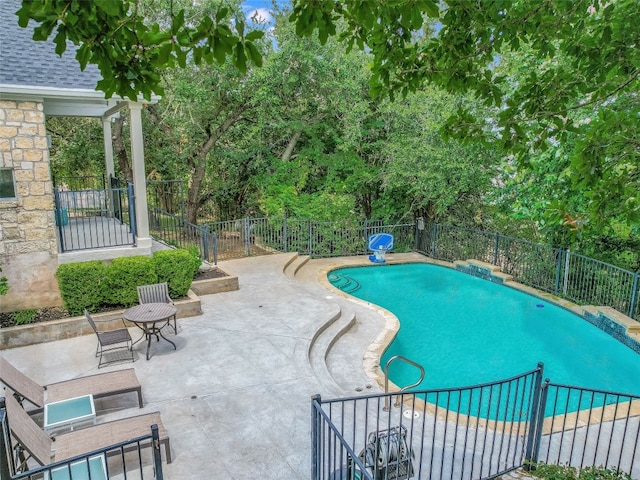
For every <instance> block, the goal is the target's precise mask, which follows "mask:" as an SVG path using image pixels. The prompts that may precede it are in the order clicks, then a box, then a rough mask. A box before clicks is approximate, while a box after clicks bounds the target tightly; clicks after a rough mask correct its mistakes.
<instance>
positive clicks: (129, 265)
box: [105, 256, 158, 307]
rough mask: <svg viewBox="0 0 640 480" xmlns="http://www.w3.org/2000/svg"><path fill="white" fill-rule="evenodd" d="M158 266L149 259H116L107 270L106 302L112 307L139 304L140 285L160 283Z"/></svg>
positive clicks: (136, 257) (139, 257)
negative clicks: (138, 287)
mask: <svg viewBox="0 0 640 480" xmlns="http://www.w3.org/2000/svg"><path fill="white" fill-rule="evenodd" d="M155 266H156V264H154V262H153V261H152V260H151V258H149V257H143V256H135V257H122V258H116V259H115V260H113V261H112V262H111V264H110V265H109V266H108V268H107V281H106V287H107V288H106V291H105V300H106V301H107V303H109V304H111V305H120V306H124V307H130V306H131V305H135V304H136V303H138V290H137V289H136V287H137V286H138V285H148V284H151V283H157V282H158V274H157V273H156V270H155Z"/></svg>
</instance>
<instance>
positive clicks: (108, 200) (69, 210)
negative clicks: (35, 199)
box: [54, 179, 136, 252]
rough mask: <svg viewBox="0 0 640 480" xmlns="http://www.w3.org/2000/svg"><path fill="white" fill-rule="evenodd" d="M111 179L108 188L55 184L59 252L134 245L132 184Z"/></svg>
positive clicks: (134, 225)
mask: <svg viewBox="0 0 640 480" xmlns="http://www.w3.org/2000/svg"><path fill="white" fill-rule="evenodd" d="M115 185H119V182H117V181H116V182H115V183H114V179H111V184H110V187H109V188H104V189H85V190H71V191H67V190H62V189H61V188H58V187H56V188H55V190H54V193H55V220H56V227H57V229H58V238H59V241H60V250H61V252H69V251H74V250H87V249H92V248H104V247H117V246H125V245H134V244H135V241H136V222H135V208H134V206H135V200H134V191H133V184H131V183H128V184H127V186H126V187H125V188H121V187H119V186H115Z"/></svg>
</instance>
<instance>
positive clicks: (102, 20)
mask: <svg viewBox="0 0 640 480" xmlns="http://www.w3.org/2000/svg"><path fill="white" fill-rule="evenodd" d="M176 4H178V2H176ZM148 13H149V10H148V9H146V8H144V6H141V5H139V2H138V0H121V1H113V0H95V1H91V2H86V1H82V0H23V2H22V8H20V10H18V12H17V15H18V22H19V25H20V26H21V27H26V26H27V25H28V24H29V21H30V20H32V21H34V22H35V23H36V27H35V28H34V34H33V39H34V40H47V39H48V38H49V37H50V36H51V35H52V33H53V32H54V30H55V36H54V38H53V42H54V43H55V45H56V53H58V54H59V55H62V53H64V51H65V50H66V48H67V44H66V42H67V40H68V41H71V42H72V43H73V44H74V45H77V46H78V47H79V48H78V50H77V53H76V59H77V60H78V62H79V63H80V67H81V68H82V69H84V68H85V67H86V66H87V64H88V63H92V64H95V65H97V66H98V69H99V70H100V73H101V75H102V78H103V79H102V80H100V82H98V85H97V89H98V90H102V91H104V92H105V94H106V96H107V98H110V97H111V96H112V95H114V94H116V95H120V96H122V97H128V98H130V99H131V100H137V98H138V95H143V96H144V97H145V98H146V99H147V100H149V99H150V98H151V95H152V94H154V93H155V94H158V95H162V93H163V88H162V78H161V72H162V71H164V70H166V69H170V68H173V67H174V66H176V65H177V66H180V67H181V68H185V67H186V66H187V59H190V60H191V61H192V62H193V63H195V64H196V65H200V64H201V63H203V62H204V63H207V64H212V63H214V61H216V62H217V63H219V64H222V63H224V62H225V60H226V59H227V57H230V58H231V59H232V62H233V64H234V65H235V66H236V68H238V70H240V71H241V72H245V71H246V69H247V61H251V62H253V63H254V64H256V65H261V64H262V56H261V55H260V53H259V51H258V47H257V45H256V44H255V41H256V40H259V39H260V38H262V37H263V36H264V32H262V31H261V30H255V29H254V30H251V31H248V32H246V33H245V21H244V17H243V16H242V15H241V14H239V11H238V10H237V9H232V8H229V7H228V6H226V5H225V4H224V3H220V4H219V5H218V7H217V8H216V9H215V12H211V13H209V12H207V13H208V14H207V15H202V16H200V17H193V16H189V13H188V12H187V10H186V9H185V8H180V9H177V10H174V6H173V2H169V4H168V10H167V11H166V16H165V17H164V19H161V20H157V21H151V22H149V21H148V17H145V15H146V14H148ZM232 22H233V24H234V28H233V30H232V28H231V26H230V24H231V23H232Z"/></svg>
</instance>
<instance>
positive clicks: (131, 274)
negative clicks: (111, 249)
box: [56, 249, 201, 315]
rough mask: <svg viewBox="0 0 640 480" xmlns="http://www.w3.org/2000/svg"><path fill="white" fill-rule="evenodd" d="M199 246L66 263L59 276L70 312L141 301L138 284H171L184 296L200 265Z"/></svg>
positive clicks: (172, 289)
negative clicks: (105, 262) (150, 253)
mask: <svg viewBox="0 0 640 480" xmlns="http://www.w3.org/2000/svg"><path fill="white" fill-rule="evenodd" d="M200 263H201V260H200V258H199V257H198V252H197V249H191V250H180V249H175V250H165V251H158V252H156V253H154V255H153V257H151V258H150V257H144V256H135V257H122V258H117V259H115V260H113V261H112V262H111V263H109V264H104V263H102V262H101V261H98V260H95V261H91V262H78V263H65V264H62V265H60V266H59V267H58V271H57V272H56V276H57V278H58V285H59V288H60V294H61V295H62V299H63V301H64V305H65V308H66V309H67V310H68V311H69V313H70V314H71V315H82V313H83V312H84V309H85V308H86V309H87V310H89V311H91V312H95V311H98V310H100V309H102V308H104V307H107V306H113V307H130V306H132V305H135V304H137V303H138V290H137V288H136V287H137V286H139V285H148V284H152V283H158V282H167V283H168V284H169V293H170V295H171V296H172V297H173V298H179V297H182V296H184V295H185V294H186V293H187V290H189V287H190V286H191V282H192V280H193V277H194V275H195V272H196V271H197V269H198V267H199V266H200Z"/></svg>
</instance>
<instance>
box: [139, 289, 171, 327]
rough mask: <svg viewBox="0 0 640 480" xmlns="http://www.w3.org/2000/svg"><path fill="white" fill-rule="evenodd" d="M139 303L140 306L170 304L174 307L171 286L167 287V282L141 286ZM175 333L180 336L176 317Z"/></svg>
mask: <svg viewBox="0 0 640 480" xmlns="http://www.w3.org/2000/svg"><path fill="white" fill-rule="evenodd" d="M138 301H139V302H140V304H143V303H170V304H171V305H173V300H171V297H170V296H169V285H167V282H162V283H154V284H152V285H140V286H139V287H138ZM169 325H171V324H169ZM173 331H174V333H175V334H176V335H177V334H178V326H177V324H176V315H173Z"/></svg>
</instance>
